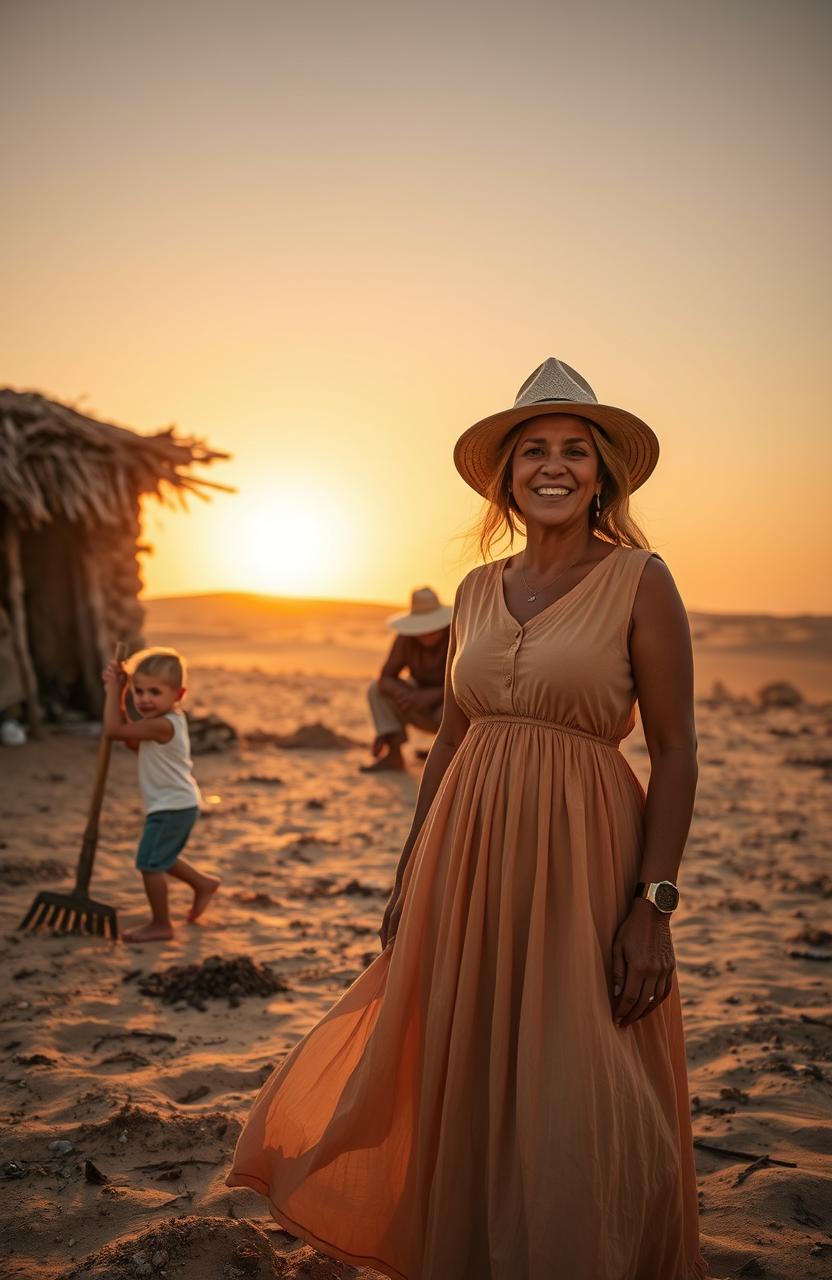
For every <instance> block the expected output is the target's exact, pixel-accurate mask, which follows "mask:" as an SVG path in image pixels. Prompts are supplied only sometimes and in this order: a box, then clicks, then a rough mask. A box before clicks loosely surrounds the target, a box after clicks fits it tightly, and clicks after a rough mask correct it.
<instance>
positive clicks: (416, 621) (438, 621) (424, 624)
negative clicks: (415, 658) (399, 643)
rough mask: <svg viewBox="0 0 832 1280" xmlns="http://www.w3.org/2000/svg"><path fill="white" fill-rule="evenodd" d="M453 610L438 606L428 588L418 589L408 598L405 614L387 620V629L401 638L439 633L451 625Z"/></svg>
mask: <svg viewBox="0 0 832 1280" xmlns="http://www.w3.org/2000/svg"><path fill="white" fill-rule="evenodd" d="M452 615H453V609H452V608H451V606H450V605H449V604H440V602H439V597H438V595H437V594H436V592H435V591H432V590H431V589H430V587H420V588H419V590H418V591H414V592H413V595H412V596H411V597H410V609H409V610H408V612H407V613H394V614H393V616H392V618H388V619H387V625H388V627H392V628H393V630H394V631H398V632H399V634H400V635H403V636H426V635H427V634H428V632H430V631H441V630H442V628H443V627H449V626H450V625H451V617H452Z"/></svg>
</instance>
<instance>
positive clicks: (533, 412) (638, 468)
mask: <svg viewBox="0 0 832 1280" xmlns="http://www.w3.org/2000/svg"><path fill="white" fill-rule="evenodd" d="M549 413H568V414H574V415H575V416H576V417H578V418H586V419H587V421H588V422H592V423H594V424H595V425H596V426H598V427H600V428H601V430H602V431H603V432H604V433H605V434H606V435H608V436H610V437H611V439H613V440H614V441H615V443H616V444H617V445H618V446H619V448H620V449H621V452H622V454H623V457H624V462H625V465H626V467H627V473H628V475H629V477H630V492H631V493H632V491H633V490H634V489H638V487H639V485H642V484H644V482H645V480H646V479H647V478H648V476H649V475H650V474H651V472H652V471H653V468H654V467H655V465H656V463H657V462H658V460H659V442H658V440H657V439H656V436H655V433H654V432H653V431H652V430H651V429H650V427H648V425H647V423H646V422H642V420H641V418H637V417H636V416H635V414H633V413H628V412H627V410H626V409H616V408H615V407H614V406H613V405H608V404H586V403H583V404H581V403H578V402H576V401H565V400H542V401H539V402H538V403H537V404H527V405H524V406H522V407H519V406H518V407H517V408H514V409H504V410H503V412H502V413H493V414H491V415H490V417H488V418H482V419H481V420H480V421H479V422H475V423H474V425H473V427H469V428H468V430H467V431H464V432H463V433H462V435H461V436H460V437H459V439H458V440H457V442H456V444H455V446H454V464H455V465H456V469H457V471H458V472H459V474H460V475H461V476H462V478H463V480H464V481H465V482H466V484H469V485H470V486H471V488H472V489H476V491H477V493H481V494H482V495H483V497H484V496H485V494H486V491H487V489H488V486H489V484H490V483H491V479H492V477H493V475H494V470H495V467H496V465H497V455H498V454H499V451H500V445H501V444H502V443H503V441H504V440H505V438H506V435H507V434H508V432H509V431H510V430H511V429H512V427H516V426H517V424H518V423H519V422H526V421H528V419H529V418H538V417H540V416H541V415H542V414H549Z"/></svg>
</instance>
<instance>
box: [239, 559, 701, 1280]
mask: <svg viewBox="0 0 832 1280" xmlns="http://www.w3.org/2000/svg"><path fill="white" fill-rule="evenodd" d="M649 555H650V553H649V552H645V551H639V550H630V549H627V548H616V549H615V550H614V551H613V552H612V553H610V554H608V555H607V556H606V558H605V559H604V560H602V561H601V562H600V563H599V564H597V565H596V566H594V567H593V569H591V570H590V572H589V574H588V575H587V576H586V577H585V578H584V579H583V580H582V581H581V582H579V583H578V585H577V586H576V587H574V588H573V589H572V590H571V591H569V592H568V593H567V594H566V595H564V596H562V597H561V598H560V599H559V600H557V601H556V602H555V603H554V604H552V605H550V606H549V608H547V609H545V610H544V611H543V612H542V613H540V614H538V615H537V616H536V617H534V618H533V619H531V621H529V622H527V623H526V625H525V626H520V625H519V624H518V623H517V622H516V621H515V619H514V618H513V617H512V616H511V614H510V613H509V611H508V608H507V606H506V603H505V596H504V592H503V580H502V568H503V564H504V563H505V562H503V561H500V562H497V563H494V564H488V565H484V566H481V567H480V568H478V569H475V570H474V571H473V572H472V573H470V574H469V575H468V577H467V578H466V579H465V581H464V582H463V584H462V589H461V592H460V597H459V602H458V607H457V611H456V614H455V617H454V622H453V626H454V628H455V638H456V645H457V651H456V656H455V659H454V665H453V687H454V693H455V696H456V699H457V701H458V702H459V704H460V706H461V707H462V709H463V711H464V712H465V714H466V715H467V716H468V717H469V718H470V721H471V727H470V729H469V731H468V733H467V734H466V736H465V739H464V741H463V743H462V745H461V747H460V748H459V750H458V751H457V753H456V755H455V756H454V758H453V761H452V762H451V765H450V767H449V768H448V770H447V772H446V774H445V777H444V779H443V781H442V784H441V786H440V788H439V790H438V792H437V795H436V797H435V799H434V801H433V804H432V806H431V809H430V811H429V813H428V815H427V817H426V819H425V822H424V825H423V828H422V830H421V832H420V835H419V838H418V841H417V843H416V846H415V848H414V851H413V854H412V857H411V859H410V862H409V863H408V867H407V871H406V874H405V880H404V889H403V892H404V895H405V899H404V909H403V912H402V917H401V922H400V925H399V930H398V935H397V937H396V940H395V944H394V945H393V946H392V947H388V948H387V949H386V950H385V951H384V952H383V953H382V954H381V955H380V956H379V958H378V959H377V960H375V961H374V962H373V963H372V964H371V965H370V966H369V968H368V969H366V970H365V971H364V973H363V974H362V975H361V976H360V977H359V978H358V979H357V980H356V982H355V983H354V984H353V985H352V986H351V987H350V988H349V990H348V991H346V993H345V994H344V995H343V996H342V998H341V999H340V1000H339V1001H338V1003H337V1004H336V1005H334V1006H333V1008H332V1009H331V1010H330V1011H329V1013H327V1014H326V1016H325V1017H324V1018H323V1019H322V1020H321V1022H319V1023H318V1025H317V1026H315V1027H313V1029H312V1030H311V1031H310V1032H309V1034H308V1035H307V1036H306V1037H305V1038H304V1039H303V1040H302V1041H301V1042H300V1043H299V1044H298V1045H297V1046H296V1047H295V1049H294V1050H293V1051H292V1052H291V1054H289V1056H288V1057H287V1059H286V1061H285V1062H284V1064H283V1065H282V1066H281V1067H280V1068H279V1070H277V1071H276V1072H275V1073H274V1075H273V1076H272V1077H271V1078H270V1079H269V1080H268V1081H267V1083H266V1084H265V1085H264V1087H263V1089H262V1090H261V1092H260V1094H259V1096H258V1098H257V1100H256V1102H255V1104H254V1107H253V1108H252V1111H251V1114H250V1116H249V1119H248V1122H247V1124H246V1126H245V1128H244V1130H243V1132H242V1134H241V1136H240V1139H239V1143H238V1146H237V1151H236V1155H235V1158H234V1166H233V1171H232V1173H231V1175H230V1177H229V1179H228V1182H229V1185H230V1186H248V1187H253V1188H254V1189H255V1190H256V1191H259V1192H260V1193H261V1194H262V1195H264V1196H267V1197H268V1199H269V1203H270V1205H271V1210H272V1213H273V1215H274V1217H275V1218H276V1219H277V1221H278V1222H280V1223H281V1224H282V1225H283V1226H284V1227H286V1228H287V1229H288V1230H289V1231H290V1232H292V1233H294V1234H295V1235H299V1236H301V1237H303V1238H304V1239H306V1240H308V1241H309V1242H311V1243H312V1244H314V1245H315V1246H316V1247H317V1248H319V1249H320V1250H322V1251H323V1252H324V1253H327V1254H329V1255H330V1256H332V1257H335V1258H339V1259H342V1260H344V1261H347V1262H350V1263H353V1264H355V1265H362V1264H363V1265H368V1266H370V1267H374V1268H376V1269H377V1270H379V1271H381V1272H383V1273H384V1274H385V1275H388V1276H391V1277H395V1280H694V1278H696V1280H699V1278H700V1277H703V1276H705V1275H706V1274H707V1272H706V1269H705V1265H704V1263H703V1262H702V1259H701V1257H700V1254H699V1247H698V1223H697V1197H696V1183H695V1177H694V1167H693V1156H692V1145H691V1131H690V1120H689V1113H688V1093H687V1077H686V1066H685V1046H684V1039H683V1032H682V1022H681V1013H680V1006H679V995H678V990H677V988H676V985H675V982H674V989H673V991H672V993H671V995H670V996H669V998H668V999H667V1000H666V1001H665V1002H664V1003H663V1004H662V1005H661V1006H660V1007H659V1008H658V1009H657V1010H656V1011H655V1012H654V1013H652V1014H651V1015H649V1016H648V1017H646V1018H643V1019H641V1020H640V1021H638V1022H637V1023H634V1024H633V1025H632V1026H631V1027H628V1028H618V1027H616V1026H615V1024H614V1022H613V1019H612V1013H611V951H612V943H613V938H614V935H615V932H616V929H617V927H618V925H619V924H620V922H621V921H622V920H623V918H624V917H625V916H626V914H627V912H628V909H629V906H630V903H631V899H632V894H633V887H634V885H635V882H636V881H637V879H638V872H639V864H640V857H641V844H642V826H643V805H644V793H643V791H642V789H641V787H640V785H639V783H638V781H637V780H636V778H635V776H634V774H633V773H632V771H631V770H630V768H629V766H628V765H627V763H626V762H625V760H624V757H623V755H622V754H621V753H620V751H619V750H618V749H617V747H618V743H619V741H620V740H621V738H623V737H624V736H625V735H626V734H628V733H629V732H630V730H631V729H632V728H633V724H634V688H633V679H632V671H631V667H630V661H629V656H628V649H627V631H628V624H629V619H630V616H631V610H632V604H633V600H634V598H635V593H636V589H637V587H638V581H639V578H640V576H641V572H642V570H643V568H644V565H645V563H646V562H647V560H648V558H649Z"/></svg>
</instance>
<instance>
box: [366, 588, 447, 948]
mask: <svg viewBox="0 0 832 1280" xmlns="http://www.w3.org/2000/svg"><path fill="white" fill-rule="evenodd" d="M460 589H461V588H460ZM459 594H460V592H459V590H457V593H456V599H455V601H454V620H455V619H456V610H457V607H458V604H459ZM455 653H456V638H455V628H454V626H453V624H452V625H451V637H450V642H449V644H448V659H447V663H446V665H445V691H444V699H445V701H444V705H443V708H442V723H441V724H440V726H439V729H438V731H437V734H436V737H435V738H434V740H433V744H432V746H431V749H430V751H429V752H428V758H427V760H426V762H425V768H424V772H423V773H422V781H421V784H420V786H419V795H418V798H417V800H416V809H415V812H414V814H413V822H412V823H411V827H410V832H409V833H408V837H407V839H406V840H405V842H404V846H403V848H402V853H401V857H400V859H399V865H398V867H397V869H396V883H395V885H394V886H393V892H392V894H391V895H390V901H389V902H388V904H387V909H386V910H385V912H384V919H383V920H382V923H381V929H380V930H379V936H380V938H381V945H382V947H386V946H387V944H388V942H390V941H391V940H392V939H393V938H394V937H395V933H396V929H397V928H398V923H399V915H400V913H401V906H402V901H401V889H402V881H403V879H404V872H405V867H406V866H407V864H408V862H409V860H410V855H411V854H412V852H413V847H414V845H415V844H416V841H417V839H418V837H419V832H420V831H421V830H422V824H423V823H424V821H425V818H426V817H427V813H428V810H429V809H430V807H431V805H432V804H433V801H434V797H435V796H436V793H437V791H438V790H439V786H440V784H441V782H442V779H443V778H444V776H445V773H446V772H447V769H448V766H449V765H450V763H451V761H452V760H453V758H454V756H455V755H456V753H457V751H458V750H459V747H460V744H461V742H462V739H463V738H464V737H465V735H466V733H467V732H468V724H469V721H468V717H467V716H466V715H465V712H464V711H463V710H462V709H461V708H460V706H459V703H458V702H457V700H456V698H455V697H454V691H453V685H452V683H451V666H452V664H453V660H454V654H455Z"/></svg>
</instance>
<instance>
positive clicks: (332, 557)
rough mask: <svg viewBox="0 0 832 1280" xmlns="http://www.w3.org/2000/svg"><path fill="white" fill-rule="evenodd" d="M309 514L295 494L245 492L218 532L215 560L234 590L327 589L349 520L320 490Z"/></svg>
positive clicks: (340, 562) (311, 592)
mask: <svg viewBox="0 0 832 1280" xmlns="http://www.w3.org/2000/svg"><path fill="white" fill-rule="evenodd" d="M320 496H322V501H321V502H320V503H319V505H318V506H317V507H316V510H315V517H314V519H310V514H309V510H308V504H307V503H306V502H305V501H304V500H303V499H302V498H300V497H299V496H298V495H297V494H287V493H286V492H281V491H280V490H279V489H278V490H276V491H275V492H274V493H269V494H266V493H262V492H256V493H254V494H251V493H250V492H249V493H245V492H244V493H243V494H241V495H240V496H239V498H238V502H239V506H238V507H237V509H236V510H235V511H234V514H233V517H232V518H230V519H228V520H227V521H224V522H223V523H222V524H221V525H220V526H219V528H218V529H217V532H216V545H215V548H214V551H215V554H216V556H217V559H218V561H220V562H221V563H222V564H223V566H224V568H225V569H226V570H227V572H226V573H225V574H224V577H225V580H226V581H230V582H232V583H233V585H234V589H235V590H237V591H256V592H261V593H263V594H266V595H290V596H294V595H297V596H315V595H320V594H326V592H327V591H331V589H332V582H333V577H334V576H336V575H337V574H338V571H339V569H342V568H343V567H344V560H345V554H344V549H345V547H346V545H347V541H348V538H345V530H347V531H349V530H350V527H351V520H350V517H349V513H348V512H345V511H344V510H343V504H341V508H340V509H339V505H338V502H337V500H336V499H335V498H334V496H333V495H330V494H324V495H320Z"/></svg>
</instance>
